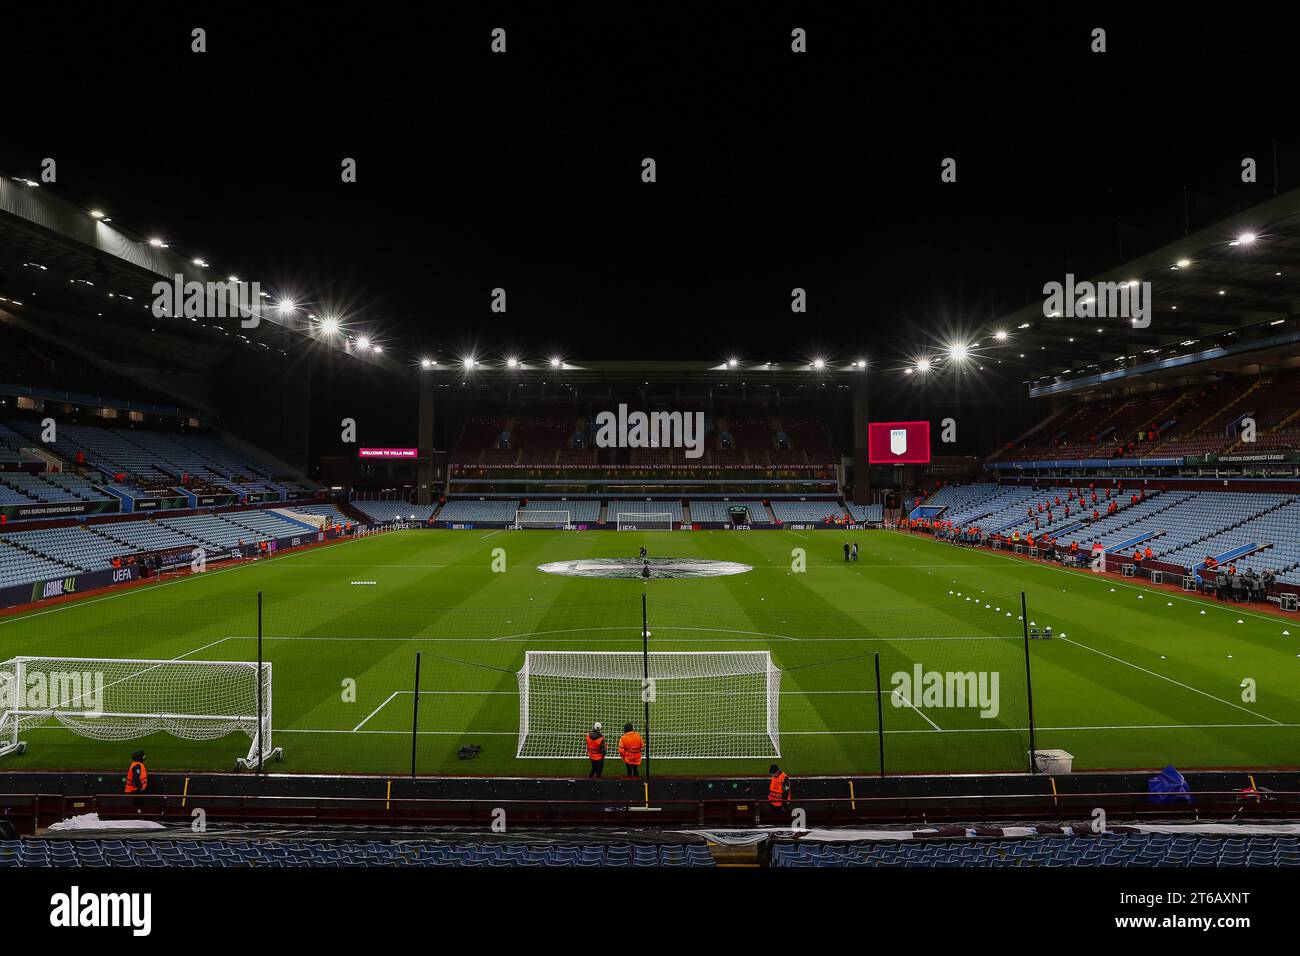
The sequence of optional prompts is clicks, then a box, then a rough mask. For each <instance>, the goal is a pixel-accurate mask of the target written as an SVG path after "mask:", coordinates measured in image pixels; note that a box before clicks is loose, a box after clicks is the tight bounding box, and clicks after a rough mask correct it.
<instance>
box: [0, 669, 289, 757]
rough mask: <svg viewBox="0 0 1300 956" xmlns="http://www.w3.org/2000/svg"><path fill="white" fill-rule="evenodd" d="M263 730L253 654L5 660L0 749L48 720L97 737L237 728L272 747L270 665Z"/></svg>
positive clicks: (189, 734)
mask: <svg viewBox="0 0 1300 956" xmlns="http://www.w3.org/2000/svg"><path fill="white" fill-rule="evenodd" d="M261 691H262V701H261V708H262V723H261V733H260V734H259V732H258V729H259V728H258V706H259V705H258V679H257V664H256V663H254V662H249V661H197V660H140V659H116V658H94V657H15V658H11V659H10V660H7V661H4V662H3V663H0V754H4V753H8V752H10V751H12V750H15V749H18V748H19V745H20V743H21V742H20V740H19V736H20V735H21V734H23V733H24V732H26V731H28V730H30V729H32V728H35V727H38V726H41V725H42V724H45V723H48V722H51V721H53V722H56V723H58V724H60V725H61V726H63V727H65V728H67V729H68V730H70V731H72V732H73V733H75V734H77V735H79V736H82V737H89V738H92V739H95V740H131V739H135V738H138V737H145V736H148V735H149V734H152V733H157V732H159V731H162V732H165V733H168V734H171V735H173V736H175V737H180V738H182V739H185V740H215V739H217V738H220V737H224V736H226V735H227V734H230V733H234V732H235V731H242V732H243V733H245V734H247V735H248V737H249V738H250V740H251V741H252V742H253V744H252V748H251V749H250V753H249V757H248V758H247V759H249V760H255V759H256V756H257V747H258V743H259V741H260V743H261V745H262V748H263V752H264V754H265V753H269V751H270V750H271V665H270V663H264V664H263V665H262V688H261Z"/></svg>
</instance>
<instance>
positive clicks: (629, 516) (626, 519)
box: [614, 511, 677, 531]
mask: <svg viewBox="0 0 1300 956" xmlns="http://www.w3.org/2000/svg"><path fill="white" fill-rule="evenodd" d="M614 520H615V522H616V526H617V528H618V530H619V531H672V530H673V525H674V524H676V521H677V519H676V518H674V517H673V513H672V512H671V511H647V512H640V511H620V512H619V513H618V514H617V515H615V516H614ZM656 521H662V522H663V523H664V524H665V525H667V527H664V528H652V527H649V526H650V525H651V524H652V523H653V522H656Z"/></svg>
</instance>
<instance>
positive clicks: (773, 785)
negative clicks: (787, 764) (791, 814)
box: [767, 770, 790, 807]
mask: <svg viewBox="0 0 1300 956" xmlns="http://www.w3.org/2000/svg"><path fill="white" fill-rule="evenodd" d="M789 779H790V775H789V774H787V773H786V772H785V771H784V770H781V771H778V772H777V773H776V774H774V775H773V776H772V779H771V781H770V782H769V783H768V785H767V802H768V803H770V804H772V806H774V807H779V806H781V805H783V804H784V803H785V782H786V781H787V780H789Z"/></svg>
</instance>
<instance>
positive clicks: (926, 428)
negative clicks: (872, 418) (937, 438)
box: [867, 422, 930, 465]
mask: <svg viewBox="0 0 1300 956" xmlns="http://www.w3.org/2000/svg"><path fill="white" fill-rule="evenodd" d="M867 455H868V459H869V461H870V462H871V464H873V465H926V464H929V463H930V423H929V422H868V423H867Z"/></svg>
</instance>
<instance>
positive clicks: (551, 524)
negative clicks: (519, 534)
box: [511, 508, 573, 531]
mask: <svg viewBox="0 0 1300 956" xmlns="http://www.w3.org/2000/svg"><path fill="white" fill-rule="evenodd" d="M538 515H559V516H560V517H558V518H547V519H538V520H537V521H535V522H531V523H525V522H526V521H528V519H529V518H536V517H537V516H538ZM511 527H513V528H514V529H515V530H516V531H518V530H521V529H523V528H572V527H573V512H572V511H559V510H552V511H545V510H542V509H540V508H520V509H519V510H518V511H516V512H515V523H514V524H513V525H511Z"/></svg>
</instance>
